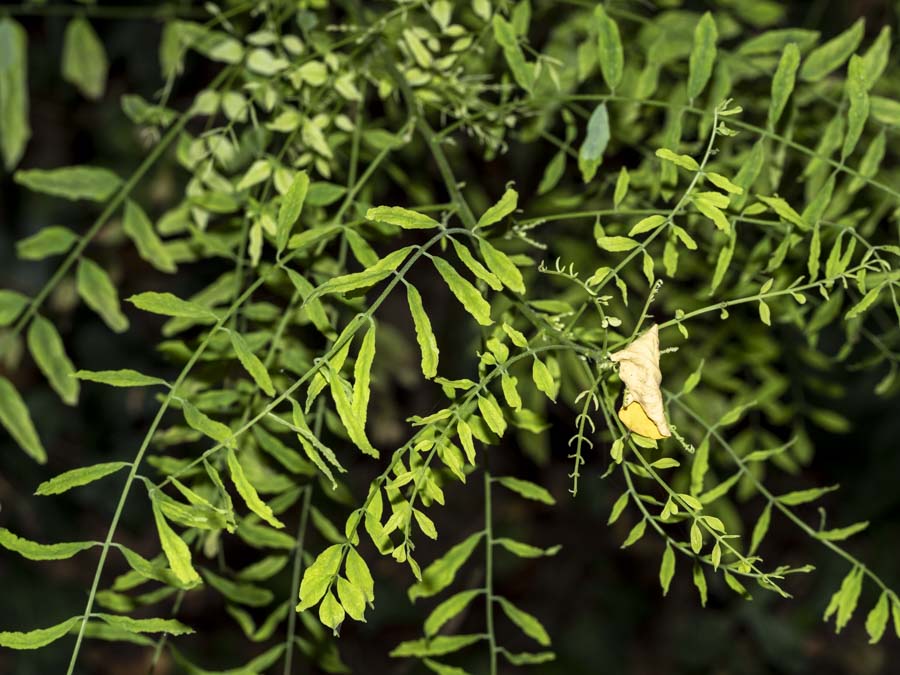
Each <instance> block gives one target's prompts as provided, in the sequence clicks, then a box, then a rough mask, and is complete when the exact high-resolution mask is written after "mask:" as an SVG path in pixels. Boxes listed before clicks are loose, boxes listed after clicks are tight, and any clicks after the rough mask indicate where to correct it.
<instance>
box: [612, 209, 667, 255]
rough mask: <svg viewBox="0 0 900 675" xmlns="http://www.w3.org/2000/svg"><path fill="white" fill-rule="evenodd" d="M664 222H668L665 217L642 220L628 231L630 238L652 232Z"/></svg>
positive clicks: (657, 216) (656, 216) (651, 217)
mask: <svg viewBox="0 0 900 675" xmlns="http://www.w3.org/2000/svg"><path fill="white" fill-rule="evenodd" d="M664 222H666V217H665V216H661V215H654V216H647V217H646V218H642V219H641V220H639V221H638V222H637V223H635V225H634V227H632V228H631V229H630V230H629V231H628V236H629V237H633V236H634V235H636V234H644V232H649V231H650V230H655V229H656V228H657V227H659V226H660V225H662V224H663V223H664ZM611 238H612V237H601V239H611ZM618 238H619V239H624V238H625V237H618ZM632 248H633V247H632ZM626 250H627V249H626Z"/></svg>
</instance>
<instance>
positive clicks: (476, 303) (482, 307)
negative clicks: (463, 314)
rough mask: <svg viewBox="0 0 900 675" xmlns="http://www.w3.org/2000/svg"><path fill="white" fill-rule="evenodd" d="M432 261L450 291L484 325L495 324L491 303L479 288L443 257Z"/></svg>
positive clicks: (434, 258)
mask: <svg viewBox="0 0 900 675" xmlns="http://www.w3.org/2000/svg"><path fill="white" fill-rule="evenodd" d="M432 261H433V262H434V266H435V267H436V268H437V271H438V273H439V274H440V275H441V277H443V279H444V281H445V282H446V284H447V286H448V287H449V288H450V291H451V292H452V293H453V295H455V296H456V299H457V300H459V302H460V304H462V306H463V307H464V308H465V309H466V311H468V312H469V314H471V315H472V316H473V317H474V318H475V320H476V321H477V322H478V323H480V324H481V325H482V326H490V325H491V324H493V323H494V321H493V319H491V305H490V303H488V301H487V300H485V299H484V298H483V297H482V296H481V293H479V292H478V289H477V288H475V287H474V286H473V285H472V284H471V283H470V282H468V281H466V280H465V279H464V278H463V277H462V276H460V274H459V272H457V271H456V270H455V269H453V267H452V266H451V265H450V263H448V262H447V261H446V260H444V259H443V258H438V257H433V258H432Z"/></svg>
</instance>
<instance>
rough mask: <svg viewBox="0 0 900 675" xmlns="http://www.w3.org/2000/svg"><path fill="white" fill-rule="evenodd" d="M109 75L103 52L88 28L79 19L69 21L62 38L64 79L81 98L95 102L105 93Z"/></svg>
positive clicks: (81, 19)
mask: <svg viewBox="0 0 900 675" xmlns="http://www.w3.org/2000/svg"><path fill="white" fill-rule="evenodd" d="M108 71H109V63H108V62H107V60H106V51H105V50H104V49H103V43H102V42H100V38H98V37H97V34H96V33H95V32H94V29H93V28H92V27H91V24H90V23H89V22H88V21H87V20H86V19H84V18H82V17H75V18H74V19H72V20H70V21H69V24H68V25H67V26H66V32H65V35H64V36H63V53H62V75H63V78H64V79H65V80H66V81H67V82H70V83H72V84H74V85H75V86H76V87H77V88H78V90H79V91H80V92H81V93H82V94H84V96H86V97H87V98H90V99H94V100H96V99H98V98H100V97H101V96H103V91H104V90H105V89H106V74H107V72H108Z"/></svg>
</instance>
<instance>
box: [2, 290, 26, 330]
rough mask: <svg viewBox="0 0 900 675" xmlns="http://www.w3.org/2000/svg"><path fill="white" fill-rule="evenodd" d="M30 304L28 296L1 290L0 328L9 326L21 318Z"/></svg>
mask: <svg viewBox="0 0 900 675" xmlns="http://www.w3.org/2000/svg"><path fill="white" fill-rule="evenodd" d="M28 303H29V299H28V297H27V296H25V295H22V294H21V293H19V292H17V291H10V290H6V289H0V326H8V325H9V324H11V323H12V322H13V321H15V320H16V319H17V318H19V315H20V314H21V313H22V310H24V309H25V308H26V307H27V306H28Z"/></svg>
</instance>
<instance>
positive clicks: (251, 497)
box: [225, 447, 284, 528]
mask: <svg viewBox="0 0 900 675" xmlns="http://www.w3.org/2000/svg"><path fill="white" fill-rule="evenodd" d="M225 459H226V461H227V463H228V471H229V473H230V474H231V480H232V482H233V483H234V487H235V488H236V489H237V491H238V494H239V495H240V496H241V497H242V498H243V500H244V502H245V503H246V504H247V507H248V508H249V509H250V510H251V511H253V513H255V514H256V515H258V516H259V517H260V518H262V519H263V520H264V521H266V522H267V523H268V524H269V525H271V526H272V527H277V528H282V527H284V523H282V522H281V521H280V520H278V518H276V517H275V514H274V513H272V509H271V507H270V506H269V505H268V504H266V503H265V502H264V501H263V500H262V499H260V497H259V493H258V492H257V491H256V488H255V487H253V484H252V483H251V482H250V479H249V478H247V475H246V474H245V473H244V468H243V467H242V466H241V463H240V462H239V461H238V458H237V455H236V454H235V452H234V450H233V449H232V448H231V447H228V448H227V449H226V455H225Z"/></svg>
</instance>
